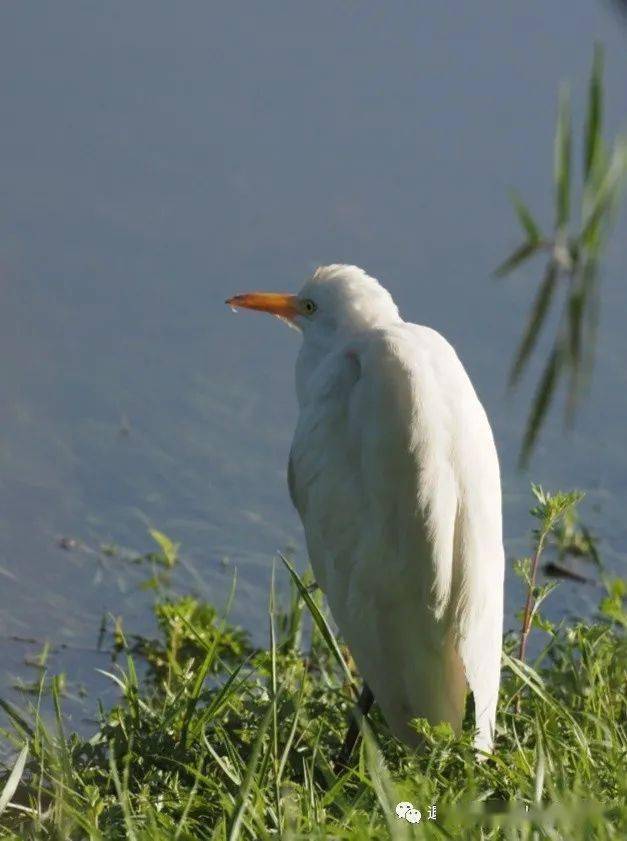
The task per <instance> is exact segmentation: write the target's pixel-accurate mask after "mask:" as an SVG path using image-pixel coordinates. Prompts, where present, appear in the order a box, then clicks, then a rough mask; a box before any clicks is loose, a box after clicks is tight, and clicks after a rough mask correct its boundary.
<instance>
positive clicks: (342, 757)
mask: <svg viewBox="0 0 627 841" xmlns="http://www.w3.org/2000/svg"><path fill="white" fill-rule="evenodd" d="M373 703H374V695H373V694H372V690H371V689H370V687H369V686H368V684H367V683H364V687H363V689H362V690H361V695H360V696H359V700H358V701H357V707H356V708H355V709H354V710H353V711H352V713H351V718H350V724H349V725H348V732H347V734H346V738H345V739H344V744H343V745H342V749H341V750H340V752H339V754H338V755H337V758H336V760H335V763H334V765H333V772H334V774H336V775H338V774H340V773H341V772H342V771H343V770H344V769H345V768H347V767H348V762H349V760H350V758H351V754H352V753H353V750H354V748H355V745H356V744H357V740H358V739H359V730H360V727H359V725H360V723H361V720H362V719H363V718H365V717H366V716H367V715H368V712H369V710H370V707H371V706H372V704H373Z"/></svg>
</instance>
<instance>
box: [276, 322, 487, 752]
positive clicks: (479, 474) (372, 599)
mask: <svg viewBox="0 0 627 841" xmlns="http://www.w3.org/2000/svg"><path fill="white" fill-rule="evenodd" d="M307 392H308V395H307V399H306V400H305V401H304V403H303V405H302V406H301V413H300V417H299V422H298V425H297V429H296V433H295V436H294V442H293V445H292V451H291V454H290V465H289V469H288V474H289V484H290V492H291V494H292V498H293V500H294V503H295V505H296V507H297V509H298V511H299V513H300V515H301V519H302V521H303V525H304V528H305V534H306V538H307V545H308V549H309V554H310V558H311V562H312V566H313V568H314V572H315V574H316V578H317V580H318V582H319V583H320V585H321V587H322V588H323V589H324V590H325V591H326V593H327V597H328V600H329V604H330V606H331V610H332V612H333V614H334V617H335V619H336V622H337V623H338V626H339V628H340V630H341V632H342V634H343V635H344V637H345V639H346V640H347V642H348V644H349V646H350V647H351V649H352V651H353V655H354V657H355V659H356V661H357V663H358V665H359V667H360V670H361V672H362V674H363V675H364V676H365V678H366V680H367V681H368V682H369V683H370V685H371V687H372V689H373V691H374V693H375V696H377V698H378V700H379V702H380V704H381V706H382V708H383V711H384V714H385V715H386V718H387V719H388V721H389V723H390V725H391V726H392V727H393V729H395V730H396V732H398V733H399V734H401V735H403V734H404V735H407V734H406V733H404V727H405V724H403V723H402V722H406V721H407V719H408V718H411V717H415V716H425V717H427V718H429V719H431V720H442V719H448V720H449V721H451V722H452V723H453V725H454V726H455V727H459V726H460V724H461V718H462V716H463V707H464V696H465V686H466V681H468V684H469V686H470V688H471V690H472V691H473V694H474V697H475V709H476V711H477V723H478V725H479V728H480V731H481V732H482V733H484V736H485V738H484V740H483V743H482V746H483V745H487V744H488V743H489V742H490V740H491V731H492V730H493V723H494V708H495V704H496V693H497V692H498V675H499V668H500V646H501V625H502V567H503V556H502V543H501V530H500V529H501V499H500V485H499V476H498V462H497V459H496V453H495V449H494V444H493V440H492V434H491V431H490V427H489V424H488V421H487V419H486V417H485V413H484V411H483V408H482V407H481V404H480V403H479V401H478V399H477V397H476V395H475V392H474V389H473V388H472V385H471V383H470V381H469V379H468V377H467V375H466V373H465V371H464V369H463V367H462V365H461V363H460V362H459V360H458V358H457V356H456V355H455V353H454V351H453V349H452V348H451V347H450V345H448V343H447V342H446V341H445V340H444V339H443V338H442V337H441V336H439V334H437V333H435V331H432V330H429V329H428V328H418V327H415V326H413V325H404V324H403V325H399V326H398V327H394V328H389V329H386V330H382V331H376V332H371V333H370V334H368V336H367V337H366V338H364V337H362V338H361V339H358V340H355V341H354V342H353V343H351V344H350V345H349V346H347V347H346V348H343V349H342V350H341V351H338V353H336V354H333V355H331V356H329V357H328V358H327V359H326V360H325V362H324V363H322V364H321V365H320V366H319V367H318V369H317V370H316V372H315V374H314V375H312V377H311V380H310V382H309V383H308V389H307Z"/></svg>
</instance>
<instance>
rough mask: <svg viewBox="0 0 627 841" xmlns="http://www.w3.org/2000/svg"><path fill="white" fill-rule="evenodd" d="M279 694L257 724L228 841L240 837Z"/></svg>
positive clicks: (232, 817) (233, 840)
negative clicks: (265, 738)
mask: <svg viewBox="0 0 627 841" xmlns="http://www.w3.org/2000/svg"><path fill="white" fill-rule="evenodd" d="M280 694H281V692H279V693H278V695H275V697H274V698H273V699H272V701H271V702H270V703H269V704H268V706H267V708H266V712H265V714H264V717H263V719H262V720H261V723H260V724H259V729H258V730H257V735H256V737H255V741H254V744H253V748H252V751H251V753H250V758H249V760H248V765H247V766H246V771H245V773H244V779H243V780H242V785H241V788H240V790H239V793H238V795H237V799H236V801H235V806H234V808H233V814H232V816H231V822H230V826H229V830H228V836H227V837H228V841H236V839H238V838H240V834H241V828H242V821H243V820H244V814H245V812H246V806H247V803H248V797H249V795H250V792H251V789H252V787H253V782H254V779H255V771H256V769H257V764H258V762H259V756H260V754H261V748H262V746H263V741H264V737H265V735H266V732H267V730H268V727H269V726H270V721H271V720H272V713H273V709H274V707H275V705H276V703H277V702H278V698H279V696H280Z"/></svg>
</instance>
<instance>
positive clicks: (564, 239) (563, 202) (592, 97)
mask: <svg viewBox="0 0 627 841" xmlns="http://www.w3.org/2000/svg"><path fill="white" fill-rule="evenodd" d="M602 123H603V52H602V49H601V47H600V46H599V45H597V46H596V47H595V51H594V59H593V63H592V71H591V74H590V82H589V91H588V108H587V115H586V119H585V124H584V131H583V161H582V182H583V186H582V191H581V199H580V201H581V209H580V220H579V224H578V226H577V230H576V232H575V233H572V232H571V227H572V226H573V223H572V212H571V211H572V194H573V190H572V182H573V172H572V170H573V167H572V124H571V113H570V96H569V91H568V88H566V87H563V88H562V90H561V91H560V96H559V104H558V114H557V126H556V131H555V154H554V160H555V163H554V192H555V221H554V225H553V234H552V236H544V235H542V233H541V230H540V227H539V226H538V224H537V223H536V221H535V219H534V217H533V216H532V214H531V212H530V211H529V209H528V208H527V207H526V205H525V204H524V203H523V202H522V200H521V199H520V197H519V196H518V195H517V194H516V193H513V194H512V203H513V205H514V209H515V211H516V215H517V216H518V221H519V222H520V225H521V227H522V229H523V231H524V233H525V237H526V238H525V241H524V242H523V244H522V245H521V246H519V247H518V248H517V249H516V250H515V251H514V253H513V254H511V255H510V256H509V257H508V258H507V259H506V260H505V261H504V262H503V263H502V264H501V265H500V266H499V267H498V268H497V269H496V275H497V277H503V276H505V275H507V274H509V273H510V272H511V271H513V270H514V269H515V268H517V267H518V266H520V265H521V264H522V263H523V262H525V261H526V260H528V259H529V258H530V257H533V256H535V255H538V254H544V255H546V257H547V264H546V268H545V270H544V276H543V279H542V282H541V283H540V286H539V288H538V290H537V292H536V296H535V299H534V302H533V305H532V308H531V313H530V316H529V319H528V321H527V325H526V327H525V330H524V332H523V335H522V338H521V340H520V343H519V345H518V349H517V351H516V354H515V356H514V361H513V363H512V368H511V371H510V377H509V385H510V387H514V386H516V385H517V384H518V382H519V380H520V378H521V375H522V373H523V371H524V369H525V367H526V366H527V363H528V361H529V358H530V356H531V353H532V351H533V350H534V348H535V346H536V344H537V341H538V337H539V335H540V332H541V330H542V327H543V326H544V323H545V321H546V319H547V316H548V314H549V312H550V310H551V306H552V304H553V301H554V299H555V297H556V293H557V292H558V288H559V287H561V288H562V289H563V290H564V291H563V293H562V294H563V303H562V310H561V313H560V316H559V319H558V325H557V332H556V336H555V338H554V340H553V345H552V348H551V351H550V353H549V356H548V359H547V362H546V363H545V366H544V370H543V372H542V374H541V376H540V380H539V382H538V385H537V386H536V391H535V395H534V398H533V402H532V405H531V409H530V412H529V417H528V419H527V424H526V427H525V432H524V436H523V441H522V445H521V450H520V464H521V465H523V464H526V463H527V461H528V459H529V456H530V454H531V452H532V450H533V448H534V446H535V444H536V442H537V438H538V434H539V432H540V429H541V426H542V424H543V423H544V421H545V419H546V415H547V412H548V410H549V407H550V405H551V402H552V399H553V397H554V395H555V391H556V389H557V387H558V385H559V384H560V383H561V382H562V381H567V395H566V421H567V423H571V422H572V420H573V417H574V413H575V410H576V407H577V403H578V400H579V397H580V395H581V391H582V387H583V385H584V383H585V381H586V380H587V378H588V376H589V373H590V371H591V370H592V362H593V356H594V345H595V341H596V328H597V322H598V308H599V306H598V305H599V260H600V256H601V251H602V247H603V244H604V242H605V236H606V234H607V232H608V229H609V227H610V222H611V221H612V216H613V213H614V210H615V208H616V206H617V203H618V198H619V195H620V191H621V187H622V182H623V178H624V175H625V173H626V172H627V140H626V139H625V138H623V137H619V138H617V139H616V140H614V142H613V144H612V145H611V148H610V149H609V151H608V150H607V149H606V146H605V144H604V141H603V126H602ZM560 281H564V282H563V283H560Z"/></svg>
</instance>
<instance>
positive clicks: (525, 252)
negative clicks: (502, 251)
mask: <svg viewBox="0 0 627 841" xmlns="http://www.w3.org/2000/svg"><path fill="white" fill-rule="evenodd" d="M539 247H540V245H539V243H538V242H525V243H523V244H522V245H521V246H520V248H517V249H516V251H514V253H513V254H510V256H509V257H508V258H507V260H504V261H503V262H502V263H501V265H500V266H498V268H496V269H495V270H494V274H495V276H496V277H505V275H506V274H509V273H510V272H511V271H512V270H513V269H515V268H516V266H519V265H520V264H521V263H522V262H524V261H525V260H526V259H527V258H528V257H531V255H532V254H534V253H535V252H536V251H537V250H538V248H539Z"/></svg>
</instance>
